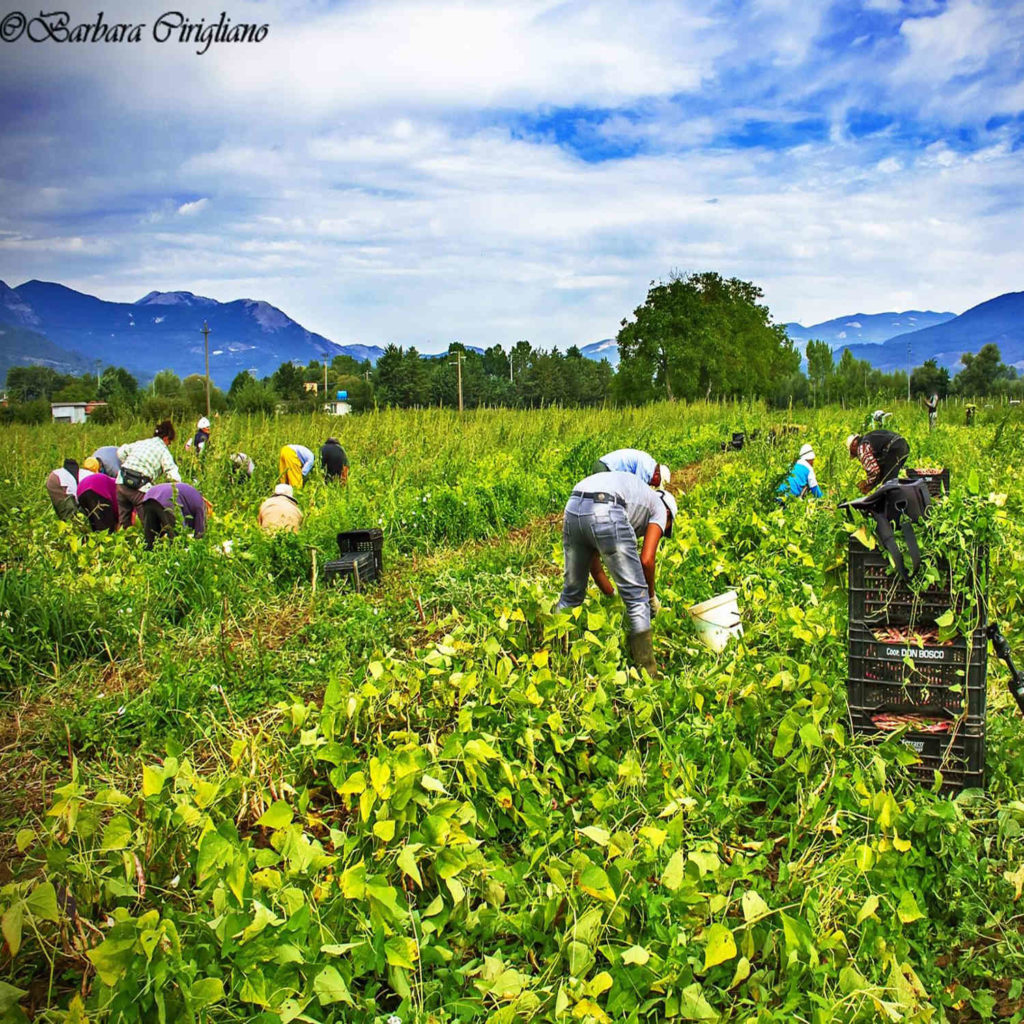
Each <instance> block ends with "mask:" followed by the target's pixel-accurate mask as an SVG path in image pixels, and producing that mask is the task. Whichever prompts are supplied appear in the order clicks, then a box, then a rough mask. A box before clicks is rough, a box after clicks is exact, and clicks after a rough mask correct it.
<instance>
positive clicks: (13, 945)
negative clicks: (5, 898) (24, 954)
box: [0, 901, 24, 957]
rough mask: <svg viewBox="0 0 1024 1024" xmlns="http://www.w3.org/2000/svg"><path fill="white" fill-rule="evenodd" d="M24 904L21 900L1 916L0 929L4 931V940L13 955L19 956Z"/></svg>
mask: <svg viewBox="0 0 1024 1024" xmlns="http://www.w3.org/2000/svg"><path fill="white" fill-rule="evenodd" d="M23 908H24V904H23V903H21V902H20V901H19V902H18V903H15V904H13V905H12V906H10V907H8V908H7V910H6V911H5V912H4V916H3V917H2V918H0V931H2V932H3V936H4V941H5V942H6V943H7V949H8V950H9V951H10V954H11V956H12V957H13V956H17V953H18V950H19V949H21V922H22V918H23V917H24V909H23Z"/></svg>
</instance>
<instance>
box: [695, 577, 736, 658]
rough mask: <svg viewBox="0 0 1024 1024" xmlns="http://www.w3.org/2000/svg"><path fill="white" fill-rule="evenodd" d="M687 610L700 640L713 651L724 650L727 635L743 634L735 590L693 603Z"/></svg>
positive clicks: (727, 639) (727, 640)
mask: <svg viewBox="0 0 1024 1024" xmlns="http://www.w3.org/2000/svg"><path fill="white" fill-rule="evenodd" d="M689 611H690V615H691V617H692V618H693V621H694V622H695V623H696V624H697V630H698V632H699V633H700V638H701V640H703V641H704V643H705V644H707V646H708V647H710V648H711V650H713V651H715V652H718V651H724V650H725V645H726V644H727V643H728V642H729V637H731V636H742V635H743V625H742V623H741V622H740V609H739V605H738V604H737V602H736V591H735V590H727V591H726V592H725V593H724V594H719V595H718V597H713V598H711V600H709V601H704V602H703V603H702V604H695V605H693V607H692V608H690V609H689Z"/></svg>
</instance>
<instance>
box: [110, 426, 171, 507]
mask: <svg viewBox="0 0 1024 1024" xmlns="http://www.w3.org/2000/svg"><path fill="white" fill-rule="evenodd" d="M174 437H175V434H174V426H173V424H172V423H171V421H170V420H163V422H161V423H158V424H157V425H156V427H155V429H154V430H153V436H152V437H147V438H144V439H143V440H141V441H133V442H132V443H131V444H125V445H122V446H121V447H120V448H118V449H117V457H118V458H119V459H120V460H121V470H120V472H119V473H118V474H117V518H118V522H119V523H120V525H121V526H122V527H128V526H131V523H132V513H133V512H134V511H135V510H137V509H138V508H139V507H140V506H141V505H142V503H143V501H145V500H146V496H147V492H148V491H149V489H150V488H151V487H152V486H153V482H154V481H155V480H156V478H157V477H158V476H160V474H161V473H163V474H164V475H166V476H167V478H168V479H170V480H174V481H175V482H177V483H181V473H179V472H178V466H177V464H176V463H175V461H174V456H173V455H171V452H170V449H169V448H168V447H167V445H168V444H170V443H171V442H172V441H173V440H174Z"/></svg>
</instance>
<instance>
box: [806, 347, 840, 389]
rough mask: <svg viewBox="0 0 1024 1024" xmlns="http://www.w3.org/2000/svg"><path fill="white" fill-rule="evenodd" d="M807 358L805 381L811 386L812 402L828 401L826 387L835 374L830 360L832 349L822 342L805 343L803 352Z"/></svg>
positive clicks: (834, 368)
mask: <svg viewBox="0 0 1024 1024" xmlns="http://www.w3.org/2000/svg"><path fill="white" fill-rule="evenodd" d="M805 354H806V356H807V379H808V381H810V384H811V394H812V395H813V396H814V402H815V404H817V403H818V402H819V401H825V402H827V401H828V386H829V384H830V383H831V382H832V376H833V375H834V374H835V370H836V367H835V362H834V360H833V358H832V349H831V347H830V346H829V345H828V344H827V343H826V342H824V341H814V340H811V341H809V342H807V348H806V350H805Z"/></svg>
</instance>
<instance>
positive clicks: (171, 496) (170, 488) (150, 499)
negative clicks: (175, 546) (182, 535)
mask: <svg viewBox="0 0 1024 1024" xmlns="http://www.w3.org/2000/svg"><path fill="white" fill-rule="evenodd" d="M176 509H177V510H178V511H180V512H181V518H182V521H183V522H184V524H185V527H186V528H187V529H189V530H191V531H192V534H193V536H195V537H202V535H203V534H204V533H205V532H206V500H205V499H204V498H203V496H202V495H201V494H200V493H199V491H197V490H196V489H195V488H194V487H192V486H190V485H189V484H178V483H175V484H157V485H156V486H155V487H150V489H149V490H148V491H147V492H146V500H145V501H143V502H142V505H141V507H140V509H139V518H140V519H141V520H142V529H143V533H144V536H145V540H146V548H147V549H149V550H152V547H153V541H154V540H156V538H157V537H173V536H174V533H175V530H176V529H177V525H178V514H177V511H176Z"/></svg>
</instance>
